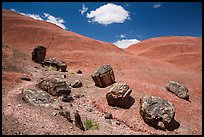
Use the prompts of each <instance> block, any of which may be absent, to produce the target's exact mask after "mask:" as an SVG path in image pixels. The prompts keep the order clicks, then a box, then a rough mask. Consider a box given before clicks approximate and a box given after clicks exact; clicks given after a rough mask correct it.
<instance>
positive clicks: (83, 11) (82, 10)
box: [79, 4, 88, 15]
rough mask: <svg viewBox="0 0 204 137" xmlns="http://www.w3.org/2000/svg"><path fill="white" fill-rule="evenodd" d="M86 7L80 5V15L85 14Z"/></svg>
mask: <svg viewBox="0 0 204 137" xmlns="http://www.w3.org/2000/svg"><path fill="white" fill-rule="evenodd" d="M87 10H88V7H86V6H85V4H83V5H82V9H81V10H79V11H80V12H81V15H83V14H84V13H85V12H87Z"/></svg>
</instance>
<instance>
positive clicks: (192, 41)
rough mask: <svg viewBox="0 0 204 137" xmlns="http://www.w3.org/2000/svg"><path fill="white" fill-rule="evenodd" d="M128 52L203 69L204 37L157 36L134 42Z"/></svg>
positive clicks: (188, 67)
mask: <svg viewBox="0 0 204 137" xmlns="http://www.w3.org/2000/svg"><path fill="white" fill-rule="evenodd" d="M126 51H127V52H129V53H131V54H133V55H137V56H143V57H147V58H151V59H157V60H160V61H164V62H168V63H171V64H174V65H177V66H179V67H182V68H186V69H195V70H201V66H202V38H198V37H189V36H167V37H157V38H151V39H147V40H144V41H141V42H139V43H137V44H133V45H131V46H130V47H128V48H127V49H126Z"/></svg>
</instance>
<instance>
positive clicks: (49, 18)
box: [11, 9, 67, 29]
mask: <svg viewBox="0 0 204 137" xmlns="http://www.w3.org/2000/svg"><path fill="white" fill-rule="evenodd" d="M11 10H12V11H15V12H17V13H19V14H21V15H24V16H28V17H31V18H33V19H36V20H41V21H47V22H50V23H53V24H56V25H57V26H59V27H61V28H63V29H67V28H66V27H65V25H64V24H63V23H65V21H64V20H63V19H61V18H59V17H54V16H52V15H50V14H48V13H44V16H41V15H37V14H30V13H22V12H18V11H16V10H15V9H11Z"/></svg>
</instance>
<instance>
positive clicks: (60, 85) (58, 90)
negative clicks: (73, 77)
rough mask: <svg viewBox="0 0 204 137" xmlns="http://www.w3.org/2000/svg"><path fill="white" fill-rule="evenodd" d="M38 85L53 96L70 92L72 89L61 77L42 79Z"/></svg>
mask: <svg viewBox="0 0 204 137" xmlns="http://www.w3.org/2000/svg"><path fill="white" fill-rule="evenodd" d="M37 87H39V88H41V89H42V90H44V91H46V92H48V93H49V94H51V95H53V96H61V95H62V94H67V95H68V94H70V93H71V89H70V87H69V86H68V85H67V83H66V82H65V81H62V80H59V79H42V80H41V81H40V82H39V83H38V84H37Z"/></svg>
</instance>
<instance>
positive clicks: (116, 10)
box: [86, 3, 130, 25]
mask: <svg viewBox="0 0 204 137" xmlns="http://www.w3.org/2000/svg"><path fill="white" fill-rule="evenodd" d="M86 17H87V18H89V19H91V21H92V22H97V23H99V24H103V25H108V24H112V23H123V22H124V21H125V20H126V19H130V17H129V12H128V11H126V10H125V9H124V8H123V7H122V6H118V5H115V4H112V3H108V4H106V5H103V6H101V7H99V8H97V9H96V10H93V11H90V13H87V15H86Z"/></svg>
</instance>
